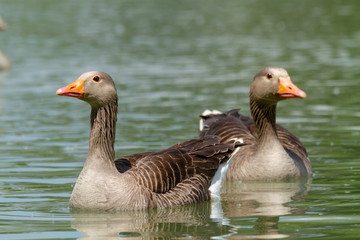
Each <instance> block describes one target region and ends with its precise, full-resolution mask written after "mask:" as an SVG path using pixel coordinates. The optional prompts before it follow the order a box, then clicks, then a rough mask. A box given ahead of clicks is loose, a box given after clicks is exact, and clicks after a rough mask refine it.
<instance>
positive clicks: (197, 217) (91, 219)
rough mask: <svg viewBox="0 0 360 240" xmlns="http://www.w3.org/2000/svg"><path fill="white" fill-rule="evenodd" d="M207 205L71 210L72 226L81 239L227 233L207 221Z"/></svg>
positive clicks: (152, 237)
mask: <svg viewBox="0 0 360 240" xmlns="http://www.w3.org/2000/svg"><path fill="white" fill-rule="evenodd" d="M210 209H211V205H210V202H205V203H201V204H197V205H193V206H184V207H174V208H169V209H150V210H144V211H121V212H90V211H77V210H76V211H75V210H74V211H72V213H71V215H72V216H73V218H74V220H73V222H72V227H73V228H74V229H76V230H77V231H80V232H81V233H82V234H83V235H84V236H85V237H83V238H81V239H104V238H106V239H117V238H119V237H125V238H138V237H141V238H146V239H154V238H159V237H172V238H173V237H186V236H194V235H196V236H204V237H205V236H208V234H209V232H212V234H211V235H212V236H216V235H217V236H220V235H223V234H225V233H228V232H229V228H230V227H229V226H221V225H219V224H217V223H216V222H213V221H211V220H210V218H209V216H210Z"/></svg>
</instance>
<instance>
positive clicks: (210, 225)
mask: <svg viewBox="0 0 360 240" xmlns="http://www.w3.org/2000/svg"><path fill="white" fill-rule="evenodd" d="M310 181H311V180H309V181H306V180H303V181H293V182H248V183H241V182H238V181H227V182H225V184H224V186H223V193H222V199H223V201H222V202H220V201H212V202H205V203H201V204H197V205H193V206H183V207H174V208H169V209H151V210H146V211H122V212H91V211H79V210H73V211H72V213H71V214H72V216H73V218H74V220H73V222H72V227H73V228H74V229H76V230H77V231H79V232H81V233H82V234H83V235H84V237H83V238H81V239H104V238H106V239H118V238H120V237H124V238H139V237H141V238H147V239H154V238H159V237H189V236H190V237H195V236H196V237H206V236H209V232H211V234H210V235H211V236H222V237H225V236H226V238H232V237H234V238H238V237H239V235H241V238H242V239H252V238H259V237H261V238H265V239H275V238H276V239H279V238H284V237H289V236H288V235H285V234H281V233H280V232H281V231H280V229H279V227H278V223H279V216H283V215H288V214H301V213H304V212H305V210H306V208H303V207H297V206H290V205H291V204H293V203H297V202H301V201H303V196H305V195H306V194H307V192H308V191H309V184H310ZM254 216H257V220H256V222H255V223H254V226H253V229H254V230H255V233H254V234H253V235H249V234H246V235H244V234H241V231H242V229H241V226H239V220H237V221H236V224H235V221H234V219H236V218H243V217H254ZM240 223H241V220H240Z"/></svg>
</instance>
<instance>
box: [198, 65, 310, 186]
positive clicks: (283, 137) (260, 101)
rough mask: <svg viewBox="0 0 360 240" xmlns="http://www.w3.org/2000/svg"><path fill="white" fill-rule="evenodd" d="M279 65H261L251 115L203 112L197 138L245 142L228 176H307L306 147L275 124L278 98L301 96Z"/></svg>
mask: <svg viewBox="0 0 360 240" xmlns="http://www.w3.org/2000/svg"><path fill="white" fill-rule="evenodd" d="M304 97H306V94H305V92H303V91H302V90H300V89H299V88H297V87H296V86H295V85H294V84H293V83H292V82H291V80H290V77H289V75H288V73H287V72H286V71H285V70H284V69H282V68H264V69H262V70H261V71H260V72H259V73H257V74H256V75H255V77H254V81H253V83H252V85H251V88H250V111H251V115H252V118H250V117H246V116H243V115H241V114H239V113H238V110H236V109H235V110H230V111H228V112H225V113H206V114H204V115H203V116H202V126H203V129H201V132H200V138H203V137H205V136H207V135H216V136H219V137H221V141H225V142H226V141H233V139H242V141H243V144H244V146H242V147H241V149H240V150H239V151H238V152H237V153H236V155H235V156H234V158H233V160H232V162H231V164H230V167H229V170H228V172H227V175H226V178H227V179H237V180H271V179H285V178H292V177H305V176H310V175H311V173H312V169H311V163H310V160H309V158H308V157H307V152H306V150H305V147H304V146H303V144H302V143H301V142H300V140H299V139H298V138H297V137H296V136H295V135H293V134H292V133H291V132H290V131H289V130H287V129H285V128H283V127H281V126H280V125H277V124H276V105H277V102H278V101H280V100H283V99H287V98H304Z"/></svg>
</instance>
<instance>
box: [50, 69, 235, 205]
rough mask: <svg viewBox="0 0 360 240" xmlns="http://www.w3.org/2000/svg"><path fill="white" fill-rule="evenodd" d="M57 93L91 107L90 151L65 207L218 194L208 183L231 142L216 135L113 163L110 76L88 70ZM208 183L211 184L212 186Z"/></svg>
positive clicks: (180, 200)
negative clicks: (222, 140) (68, 205)
mask: <svg viewBox="0 0 360 240" xmlns="http://www.w3.org/2000/svg"><path fill="white" fill-rule="evenodd" d="M56 93H57V94H58V95H62V96H68V97H74V98H78V99H80V100H83V101H86V102H87V103H89V104H90V106H91V115H90V126H91V133H90V140H89V152H88V156H87V158H86V161H85V165H84V167H83V169H82V171H81V173H80V175H79V177H78V179H77V181H76V184H75V186H74V189H73V192H72V195H71V198H70V207H72V208H80V209H98V210H138V209H148V208H166V207H171V206H179V205H187V204H193V203H198V202H201V201H206V200H209V199H210V196H211V194H210V192H209V189H210V191H214V192H218V191H219V189H213V188H211V187H212V186H221V183H220V184H219V182H216V184H215V183H214V182H212V180H213V179H215V177H214V175H215V173H217V174H218V172H217V170H218V168H219V166H220V164H221V166H224V165H226V163H227V161H228V160H229V157H230V155H231V154H232V152H233V151H234V148H235V146H236V144H237V143H236V142H230V143H226V144H223V143H221V142H220V138H219V137H216V136H208V137H205V138H203V139H201V140H190V141H187V142H184V143H181V144H177V145H174V146H172V147H170V148H168V149H165V150H162V151H159V152H147V153H140V154H134V155H130V156H125V157H123V158H120V159H118V160H117V161H116V163H115V161H114V157H115V153H114V142H115V128H116V127H115V125H116V121H117V107H118V96H117V93H116V88H115V84H114V82H113V80H112V78H111V77H110V76H109V75H108V74H106V73H104V72H99V71H92V72H87V73H84V74H82V75H81V76H80V77H79V78H78V79H77V80H76V81H75V82H74V83H72V84H70V85H68V86H66V87H63V88H60V89H58V90H57V91H56ZM225 169H226V168H225ZM219 170H220V168H219ZM225 174H226V171H225ZM225 174H224V176H223V178H222V180H223V179H224V178H225ZM219 179H221V177H220V178H219ZM212 183H213V184H215V185H212V186H211V184H212Z"/></svg>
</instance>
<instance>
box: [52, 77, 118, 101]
mask: <svg viewBox="0 0 360 240" xmlns="http://www.w3.org/2000/svg"><path fill="white" fill-rule="evenodd" d="M56 94H57V95H61V96H68V97H74V98H78V99H80V100H83V101H85V102H87V103H89V104H90V105H91V106H92V107H93V108H101V107H103V106H106V105H108V104H111V103H116V102H117V93H116V88H115V84H114V81H113V80H112V78H111V77H110V75H108V74H107V73H105V72H100V71H91V72H86V73H83V74H82V75H81V76H80V77H79V78H78V79H77V80H76V81H75V82H73V83H71V84H69V85H67V86H66V87H63V88H60V89H58V90H57V91H56Z"/></svg>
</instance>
